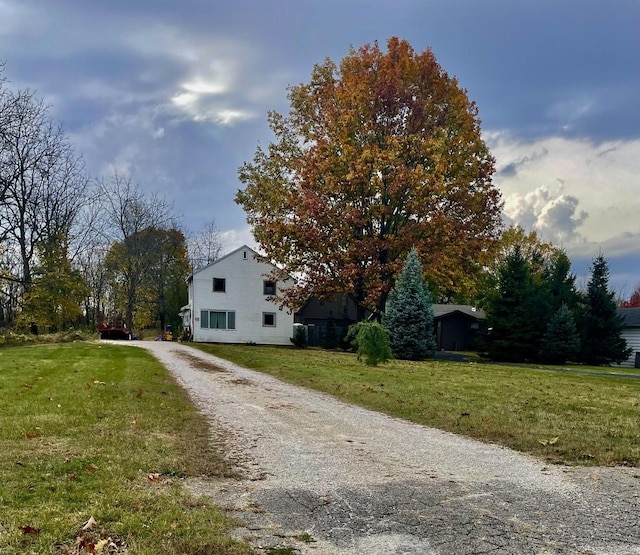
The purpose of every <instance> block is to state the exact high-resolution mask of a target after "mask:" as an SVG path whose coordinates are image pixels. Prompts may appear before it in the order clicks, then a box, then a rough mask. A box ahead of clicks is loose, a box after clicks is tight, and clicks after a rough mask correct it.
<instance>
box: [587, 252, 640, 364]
mask: <svg viewBox="0 0 640 555" xmlns="http://www.w3.org/2000/svg"><path fill="white" fill-rule="evenodd" d="M581 327H582V349H581V352H580V360H581V361H582V362H584V363H586V364H593V365H602V364H609V363H611V362H617V363H620V362H622V361H624V360H626V359H627V358H628V357H629V356H630V354H631V349H628V348H627V342H626V341H625V340H624V338H623V337H622V333H621V332H622V319H621V318H620V317H618V315H617V314H616V303H615V295H614V293H612V292H611V291H609V265H608V264H607V261H606V259H605V257H604V256H603V255H602V254H600V255H598V256H597V257H596V258H595V259H594V260H593V263H592V265H591V278H590V280H589V283H588V284H587V294H586V312H585V315H584V319H583V322H582V326H581Z"/></svg>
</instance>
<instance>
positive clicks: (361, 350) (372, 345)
mask: <svg viewBox="0 0 640 555" xmlns="http://www.w3.org/2000/svg"><path fill="white" fill-rule="evenodd" d="M351 333H352V334H355V339H354V340H353V342H352V346H353V347H354V348H355V349H356V351H357V353H358V360H360V359H361V358H364V363H365V364H366V365H367V366H378V364H380V363H385V362H387V361H389V360H391V358H392V353H391V347H390V346H389V334H388V333H387V330H386V329H384V327H383V326H382V325H380V324H378V322H364V321H363V322H358V323H357V324H354V325H353V326H352V329H351Z"/></svg>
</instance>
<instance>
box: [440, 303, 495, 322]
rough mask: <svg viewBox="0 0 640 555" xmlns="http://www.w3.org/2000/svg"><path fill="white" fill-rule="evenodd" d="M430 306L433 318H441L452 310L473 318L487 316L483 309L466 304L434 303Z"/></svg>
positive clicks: (480, 318)
mask: <svg viewBox="0 0 640 555" xmlns="http://www.w3.org/2000/svg"><path fill="white" fill-rule="evenodd" d="M432 307H433V317H434V318H442V317H444V316H448V315H449V314H453V313H454V312H458V313H460V314H464V315H465V316H469V317H470V318H473V319H475V320H484V319H485V318H486V317H487V315H486V314H485V313H484V310H482V309H480V308H476V307H475V306H471V305H468V304H434V305H432Z"/></svg>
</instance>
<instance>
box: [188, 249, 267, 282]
mask: <svg viewBox="0 0 640 555" xmlns="http://www.w3.org/2000/svg"><path fill="white" fill-rule="evenodd" d="M241 250H248V251H251V252H252V253H253V255H254V256H255V257H259V256H260V255H259V254H258V253H257V252H256V251H254V250H253V249H252V248H251V247H247V245H242V246H241V247H238V248H237V249H235V250H232V251H231V252H228V253H227V254H225V255H223V256H221V257H220V258H216V259H215V260H214V261H213V262H209V264H207V265H206V266H203V267H202V268H198V269H197V270H195V271H194V272H193V273H192V274H191V275H190V276H189V278H192V277H193V276H195V275H196V274H199V273H200V272H203V271H204V270H206V269H208V268H211V266H215V265H216V264H218V262H220V261H222V260H224V259H225V258H229V257H231V256H233V255H234V254H236V253H237V252H239V251H241Z"/></svg>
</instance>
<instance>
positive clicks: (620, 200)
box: [486, 133, 640, 254]
mask: <svg viewBox="0 0 640 555" xmlns="http://www.w3.org/2000/svg"><path fill="white" fill-rule="evenodd" d="M486 139H487V142H488V144H489V146H490V147H491V150H492V152H493V154H494V156H495V157H496V165H497V170H498V171H497V174H496V176H497V177H496V182H497V185H498V187H499V188H500V189H501V191H502V194H503V198H504V200H505V214H506V216H507V217H508V219H509V221H512V222H515V223H518V224H520V225H522V226H523V227H524V228H525V229H527V230H536V231H538V232H540V234H541V235H542V236H543V237H544V238H545V239H547V240H551V241H553V242H554V243H557V244H561V245H563V246H564V247H565V248H566V249H567V251H568V252H569V254H571V253H572V252H576V253H578V252H584V249H585V248H587V247H588V248H590V249H592V251H591V252H592V254H593V253H594V250H593V249H595V252H597V249H598V245H602V246H603V248H604V246H606V247H607V248H614V246H615V249H616V252H620V253H621V254H622V253H623V252H626V253H638V252H640V246H639V243H638V242H636V243H635V244H634V242H633V241H629V240H628V237H630V236H632V237H635V236H637V235H640V218H638V214H640V183H639V182H638V177H637V176H638V175H640V156H638V153H639V152H640V139H635V140H629V141H610V142H605V143H599V144H597V143H594V142H592V141H587V140H583V139H569V138H558V137H551V138H545V139H539V140H536V141H520V140H516V139H514V138H513V137H512V136H511V135H510V134H508V133H489V134H487V135H486Z"/></svg>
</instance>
